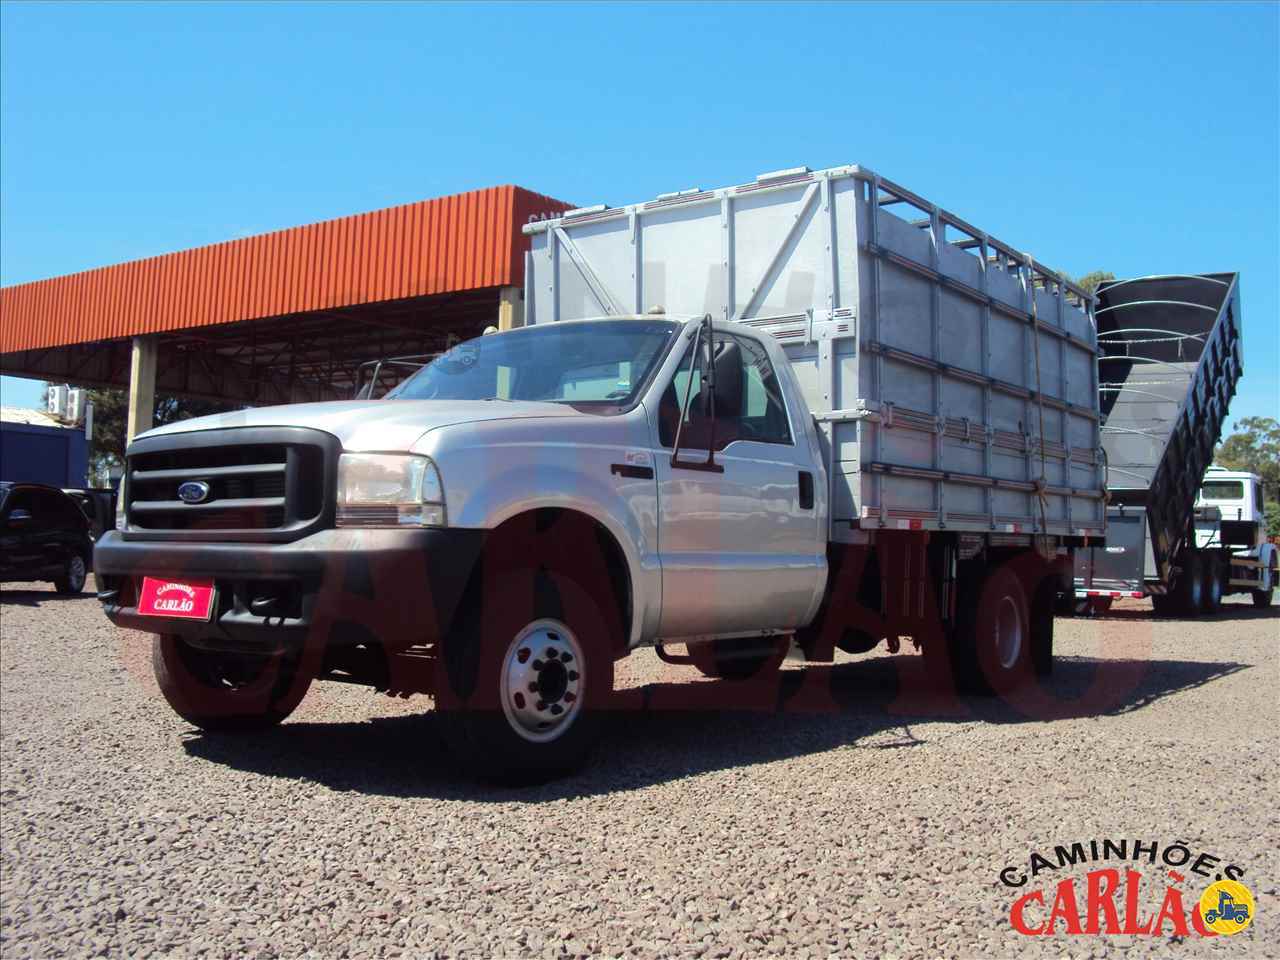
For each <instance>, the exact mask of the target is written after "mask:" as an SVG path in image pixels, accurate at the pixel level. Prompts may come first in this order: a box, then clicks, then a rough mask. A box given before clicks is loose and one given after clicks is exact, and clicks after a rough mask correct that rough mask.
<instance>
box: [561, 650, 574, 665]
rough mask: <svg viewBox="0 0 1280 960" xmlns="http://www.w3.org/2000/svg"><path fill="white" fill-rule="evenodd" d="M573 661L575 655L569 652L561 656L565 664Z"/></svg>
mask: <svg viewBox="0 0 1280 960" xmlns="http://www.w3.org/2000/svg"><path fill="white" fill-rule="evenodd" d="M572 659H573V654H572V653H569V652H568V651H565V652H564V653H562V654H560V660H561V662H563V663H568V662H569V661H570V660H572Z"/></svg>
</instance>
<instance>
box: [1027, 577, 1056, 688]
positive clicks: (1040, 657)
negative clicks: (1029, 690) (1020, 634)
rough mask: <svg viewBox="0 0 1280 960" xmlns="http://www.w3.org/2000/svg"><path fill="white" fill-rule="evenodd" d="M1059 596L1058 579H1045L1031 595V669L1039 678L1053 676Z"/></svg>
mask: <svg viewBox="0 0 1280 960" xmlns="http://www.w3.org/2000/svg"><path fill="white" fill-rule="evenodd" d="M1057 594H1058V578H1057V577H1055V576H1053V575H1049V576H1046V577H1044V578H1043V579H1042V580H1041V581H1040V583H1039V586H1037V587H1036V589H1035V591H1034V592H1033V593H1032V595H1031V598H1030V600H1031V609H1030V614H1031V620H1030V624H1031V669H1032V670H1033V671H1034V672H1035V675H1036V676H1037V677H1049V676H1051V675H1052V674H1053V661H1054V654H1053V630H1054V617H1053V607H1054V603H1055V601H1056V598H1057Z"/></svg>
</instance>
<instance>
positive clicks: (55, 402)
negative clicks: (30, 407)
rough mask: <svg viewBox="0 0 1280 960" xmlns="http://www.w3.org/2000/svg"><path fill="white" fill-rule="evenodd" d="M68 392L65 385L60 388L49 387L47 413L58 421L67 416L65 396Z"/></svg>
mask: <svg viewBox="0 0 1280 960" xmlns="http://www.w3.org/2000/svg"><path fill="white" fill-rule="evenodd" d="M68 393H70V391H69V390H68V389H67V385H66V384H61V385H60V386H56V387H55V386H53V385H52V384H50V385H49V412H50V413H51V414H53V415H54V416H55V417H57V418H58V419H59V420H61V419H62V418H64V417H65V416H66V415H67V394H68Z"/></svg>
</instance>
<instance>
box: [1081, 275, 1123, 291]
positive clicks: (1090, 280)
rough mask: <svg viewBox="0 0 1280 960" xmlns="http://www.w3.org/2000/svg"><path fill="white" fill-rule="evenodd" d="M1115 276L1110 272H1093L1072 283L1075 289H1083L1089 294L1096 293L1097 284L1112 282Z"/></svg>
mask: <svg viewBox="0 0 1280 960" xmlns="http://www.w3.org/2000/svg"><path fill="white" fill-rule="evenodd" d="M1115 278H1116V275H1115V274H1114V273H1112V272H1111V271H1110V270H1094V271H1092V272H1090V273H1086V274H1085V275H1084V276H1083V277H1080V278H1079V279H1078V280H1075V281H1073V282H1074V283H1075V285H1076V286H1077V287H1084V289H1085V290H1087V291H1088V292H1089V293H1097V292H1098V286H1099V284H1103V283H1106V282H1107V281H1109V280H1114V279H1115Z"/></svg>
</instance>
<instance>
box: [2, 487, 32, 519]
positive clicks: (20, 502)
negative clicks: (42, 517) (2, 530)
mask: <svg viewBox="0 0 1280 960" xmlns="http://www.w3.org/2000/svg"><path fill="white" fill-rule="evenodd" d="M4 505H5V522H6V523H8V520H9V517H11V516H13V512H14V511H15V510H25V511H27V512H28V513H29V514H31V524H30V526H32V527H34V526H35V525H36V522H37V521H38V519H39V517H38V512H37V510H36V504H35V497H34V496H33V495H32V494H31V493H27V492H24V493H14V494H11V495H10V496H9V499H8V500H6V501H5V504H4Z"/></svg>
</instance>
